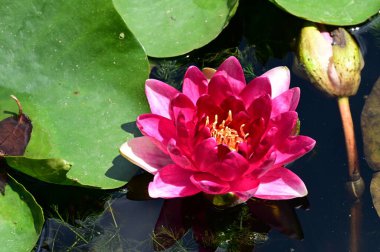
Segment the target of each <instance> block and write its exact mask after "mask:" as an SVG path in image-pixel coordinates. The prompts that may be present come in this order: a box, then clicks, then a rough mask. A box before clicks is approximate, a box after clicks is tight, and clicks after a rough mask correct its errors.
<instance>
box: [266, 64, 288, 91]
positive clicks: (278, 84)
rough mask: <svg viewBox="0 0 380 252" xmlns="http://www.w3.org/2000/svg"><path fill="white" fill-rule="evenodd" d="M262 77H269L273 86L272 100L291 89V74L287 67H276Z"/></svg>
mask: <svg viewBox="0 0 380 252" xmlns="http://www.w3.org/2000/svg"><path fill="white" fill-rule="evenodd" d="M261 77H268V78H269V81H270V83H271V86H272V98H275V97H276V96H278V95H280V94H282V93H283V92H285V91H286V90H288V89H289V85H290V72H289V69H288V68H287V67H275V68H272V69H271V70H269V71H267V72H265V73H264V74H263V75H261Z"/></svg>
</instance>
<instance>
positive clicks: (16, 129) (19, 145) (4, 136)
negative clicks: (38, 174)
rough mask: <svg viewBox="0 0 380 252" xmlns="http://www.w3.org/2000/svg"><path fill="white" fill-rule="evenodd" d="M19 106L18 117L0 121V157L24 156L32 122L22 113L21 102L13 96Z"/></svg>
mask: <svg viewBox="0 0 380 252" xmlns="http://www.w3.org/2000/svg"><path fill="white" fill-rule="evenodd" d="M11 97H12V98H13V99H14V100H15V101H16V102H17V105H18V111H19V112H18V115H14V116H11V117H8V118H6V119H4V120H2V121H0V156H1V155H12V156H20V155H23V154H24V151H25V149H26V146H27V145H28V142H29V139H30V135H31V133H32V128H33V126H32V122H31V121H30V119H29V118H28V116H26V115H25V114H24V113H23V112H22V107H21V104H20V102H19V100H18V99H17V98H16V97H15V96H13V95H12V96H11Z"/></svg>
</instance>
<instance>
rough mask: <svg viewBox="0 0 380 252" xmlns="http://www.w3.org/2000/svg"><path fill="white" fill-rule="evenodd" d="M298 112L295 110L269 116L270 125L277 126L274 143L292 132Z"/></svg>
mask: <svg viewBox="0 0 380 252" xmlns="http://www.w3.org/2000/svg"><path fill="white" fill-rule="evenodd" d="M297 119H298V114H297V112H295V111H288V112H284V113H281V114H279V115H278V116H276V117H274V118H271V121H270V126H269V128H271V127H275V128H277V132H276V136H275V138H276V139H275V140H276V141H275V143H273V144H276V143H280V144H281V143H282V142H283V141H284V140H285V139H286V138H287V137H289V136H290V135H291V133H292V132H293V128H294V126H295V125H296V123H297Z"/></svg>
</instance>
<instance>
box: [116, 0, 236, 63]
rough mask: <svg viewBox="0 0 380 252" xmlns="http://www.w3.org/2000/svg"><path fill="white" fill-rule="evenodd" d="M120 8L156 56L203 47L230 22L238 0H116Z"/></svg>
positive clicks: (147, 48) (148, 50) (140, 39)
mask: <svg viewBox="0 0 380 252" xmlns="http://www.w3.org/2000/svg"><path fill="white" fill-rule="evenodd" d="M113 2H114V5H115V8H116V10H117V11H118V12H119V13H120V15H121V16H122V17H123V19H124V21H125V23H126V24H127V26H128V27H129V29H131V31H132V32H133V34H134V35H135V36H136V37H137V39H138V40H139V41H140V42H141V43H142V45H143V46H144V48H145V50H146V52H147V54H148V55H149V56H153V57H171V56H177V55H181V54H185V53H187V52H190V51H192V50H194V49H196V48H200V47H202V46H204V45H206V44H207V43H209V42H210V41H211V40H213V39H214V38H215V37H217V36H218V34H219V33H220V32H221V31H222V30H223V28H224V27H225V26H226V25H227V24H228V21H229V19H230V18H231V17H232V16H233V15H234V14H235V11H236V8H237V6H238V1H237V0H193V1H182V0H161V1H150V0H114V1H113Z"/></svg>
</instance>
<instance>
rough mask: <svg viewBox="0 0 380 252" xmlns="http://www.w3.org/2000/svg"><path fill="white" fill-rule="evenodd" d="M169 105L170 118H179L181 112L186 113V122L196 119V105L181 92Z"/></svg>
mask: <svg viewBox="0 0 380 252" xmlns="http://www.w3.org/2000/svg"><path fill="white" fill-rule="evenodd" d="M169 107H170V112H169V113H170V118H172V119H173V120H174V121H176V120H177V118H178V114H179V113H182V114H183V115H184V119H185V122H189V121H193V120H194V116H195V115H196V114H195V112H196V107H195V105H194V104H193V103H192V101H191V100H190V98H189V97H187V96H186V95H184V94H182V93H179V94H178V95H177V96H176V97H174V98H173V99H172V100H171V102H170V105H169Z"/></svg>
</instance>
